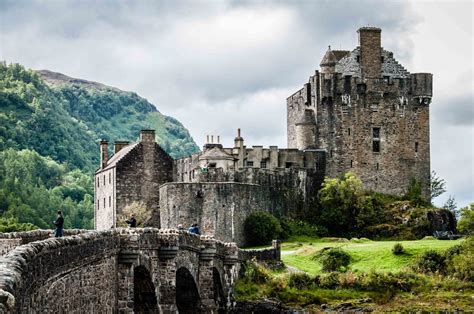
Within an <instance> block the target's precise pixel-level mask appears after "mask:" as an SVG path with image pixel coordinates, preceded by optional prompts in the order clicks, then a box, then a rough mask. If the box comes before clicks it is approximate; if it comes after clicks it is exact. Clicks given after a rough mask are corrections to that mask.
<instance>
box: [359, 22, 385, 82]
mask: <svg viewBox="0 0 474 314" xmlns="http://www.w3.org/2000/svg"><path fill="white" fill-rule="evenodd" d="M357 32H358V33H359V46H360V58H359V60H360V66H361V71H362V77H363V78H379V77H380V73H381V71H382V46H381V33H382V30H381V29H380V28H377V27H361V28H359V30H358V31H357Z"/></svg>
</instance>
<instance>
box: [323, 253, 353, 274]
mask: <svg viewBox="0 0 474 314" xmlns="http://www.w3.org/2000/svg"><path fill="white" fill-rule="evenodd" d="M320 260H321V264H322V270H323V271H324V272H332V271H345V270H346V268H347V266H349V263H350V261H351V256H350V255H349V253H347V252H345V251H343V250H341V249H339V248H331V249H329V250H327V251H325V252H323V253H322V254H321V258H320Z"/></svg>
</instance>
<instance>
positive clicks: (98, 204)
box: [97, 200, 100, 210]
mask: <svg viewBox="0 0 474 314" xmlns="http://www.w3.org/2000/svg"><path fill="white" fill-rule="evenodd" d="M99 209H100V201H99V200H97V210H99Z"/></svg>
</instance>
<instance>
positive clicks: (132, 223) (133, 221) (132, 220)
mask: <svg viewBox="0 0 474 314" xmlns="http://www.w3.org/2000/svg"><path fill="white" fill-rule="evenodd" d="M125 222H126V223H127V224H129V225H130V228H135V227H136V226H137V220H136V219H135V215H132V216H130V219H129V220H125Z"/></svg>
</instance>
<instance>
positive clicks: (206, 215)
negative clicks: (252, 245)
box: [160, 182, 267, 245]
mask: <svg viewBox="0 0 474 314" xmlns="http://www.w3.org/2000/svg"><path fill="white" fill-rule="evenodd" d="M160 195H161V198H160V210H161V226H162V227H163V228H177V226H178V225H179V224H181V225H183V227H185V228H188V227H189V226H191V225H192V224H193V223H198V224H199V227H200V230H201V233H202V234H204V235H210V236H213V237H215V238H216V239H219V240H222V241H225V242H236V243H237V244H238V245H243V244H244V230H243V225H244V221H245V218H246V217H247V216H248V215H249V214H250V213H251V212H253V211H257V210H266V208H267V207H266V206H267V199H266V197H265V195H264V194H262V189H261V187H260V186H259V185H256V184H246V183H233V182H224V183H223V182H212V183H167V184H164V185H162V186H161V187H160Z"/></svg>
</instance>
